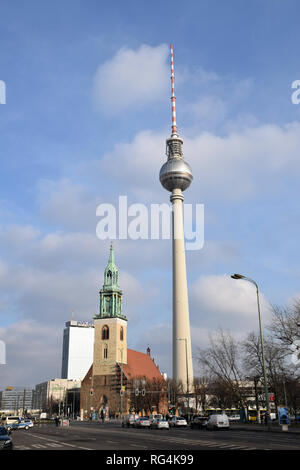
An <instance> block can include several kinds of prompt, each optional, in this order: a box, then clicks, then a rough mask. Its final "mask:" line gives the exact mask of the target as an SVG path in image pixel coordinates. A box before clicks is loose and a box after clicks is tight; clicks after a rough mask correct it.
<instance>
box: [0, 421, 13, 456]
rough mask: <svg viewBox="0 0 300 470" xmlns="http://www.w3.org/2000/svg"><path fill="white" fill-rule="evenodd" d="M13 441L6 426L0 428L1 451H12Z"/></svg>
mask: <svg viewBox="0 0 300 470" xmlns="http://www.w3.org/2000/svg"><path fill="white" fill-rule="evenodd" d="M12 448H13V441H12V438H11V437H10V435H9V434H8V431H7V429H6V428H5V426H0V450H12Z"/></svg>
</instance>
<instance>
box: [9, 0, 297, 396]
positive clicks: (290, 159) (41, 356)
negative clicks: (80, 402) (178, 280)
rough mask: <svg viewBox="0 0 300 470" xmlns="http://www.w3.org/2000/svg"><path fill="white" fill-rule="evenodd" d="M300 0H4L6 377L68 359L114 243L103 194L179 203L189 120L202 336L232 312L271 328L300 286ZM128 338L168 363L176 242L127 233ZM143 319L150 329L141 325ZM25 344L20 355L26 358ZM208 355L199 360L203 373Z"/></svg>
mask: <svg viewBox="0 0 300 470" xmlns="http://www.w3.org/2000/svg"><path fill="white" fill-rule="evenodd" d="M299 9H300V7H299V3H298V2H297V1H289V0H286V1H276V0H272V1H271V0H270V1H251V2H246V1H244V0H242V1H240V0H239V1H238V0H236V1H227V2H222V1H221V0H218V1H217V0H215V1H208V0H205V1H204V0H202V1H188V2H186V3H185V4H184V6H183V4H182V2H179V1H176V0H175V1H172V2H171V1H165V2H156V1H153V2H150V3H149V2H142V1H129V2H121V1H115V2H110V4H108V3H106V2H99V1H92V0H89V1H88V2H87V1H84V2H83V1H76V0H72V1H67V0H64V1H62V2H58V1H52V2H47V1H44V2H38V1H30V0H28V1H27V2H21V1H15V2H13V3H12V2H9V1H3V2H2V3H1V12H0V13H1V14H0V25H1V27H0V43H1V48H0V59H1V62H0V63H1V66H0V80H4V81H5V83H6V87H7V97H6V105H0V135H1V138H0V175H1V186H0V293H1V295H0V339H4V340H5V341H6V343H7V351H8V352H7V360H8V364H7V366H0V367H1V371H0V372H1V375H0V388H1V387H3V386H5V385H21V386H23V385H26V386H33V385H35V384H36V383H38V382H41V381H42V380H46V379H48V378H51V377H54V376H58V375H59V373H60V365H58V364H60V358H61V342H62V329H63V326H64V323H65V321H67V320H69V319H70V317H71V312H72V310H74V312H75V316H76V317H77V318H78V319H79V320H90V319H91V316H92V315H93V314H94V313H95V312H96V311H97V309H98V291H99V289H100V288H101V285H102V282H103V271H104V268H105V264H106V262H107V258H108V252H109V241H105V242H103V241H102V242H101V241H100V240H98V239H97V238H96V234H95V229H96V224H97V218H96V215H95V214H96V207H97V205H98V204H99V203H101V202H109V203H116V201H117V199H118V196H119V195H122V194H126V195H127V196H128V201H129V203H133V202H141V203H145V204H147V205H149V204H151V202H161V203H162V202H168V198H169V196H168V194H167V193H166V192H165V191H164V190H163V189H162V188H161V186H160V184H159V181H158V173H159V169H160V167H161V165H162V164H163V162H164V160H165V155H164V152H165V139H166V138H167V137H168V136H169V135H170V131H171V111H170V99H169V98H170V80H169V75H170V71H169V67H170V65H169V49H168V48H169V44H170V43H171V42H172V43H173V44H174V54H175V56H174V60H175V77H176V78H175V80H176V96H177V101H176V103H177V119H178V127H179V133H180V135H181V136H182V137H183V139H184V154H185V158H186V160H187V161H188V162H189V163H190V164H191V166H192V168H193V171H194V181H193V184H192V186H191V188H190V189H189V190H188V191H187V192H186V193H185V201H186V202H189V203H194V204H195V203H203V204H204V205H205V245H204V248H203V250H201V251H199V252H188V253H187V267H188V281H189V291H190V316H191V325H192V339H193V351H194V355H195V356H196V351H197V347H198V346H201V345H204V344H205V342H206V340H207V337H208V334H209V332H212V331H214V330H215V329H216V328H218V327H219V326H221V327H223V328H226V329H230V330H231V331H232V332H233V333H234V334H235V335H237V337H239V338H240V337H243V335H245V334H246V333H247V331H250V330H251V329H255V328H256V327H257V318H256V306H255V298H254V299H253V291H252V290H251V286H248V285H247V284H246V283H241V282H234V281H232V280H231V279H230V277H229V275H230V274H231V273H232V272H242V273H243V274H247V275H249V276H250V277H253V278H254V279H256V280H257V282H258V283H259V285H260V287H261V290H262V303H263V307H264V317H265V319H266V321H267V320H268V319H269V317H270V314H269V309H268V305H269V304H280V305H283V304H285V303H288V302H290V301H291V299H293V298H295V297H297V296H298V295H299V292H300V288H299V255H298V251H299V250H298V240H299V215H300V214H299V212H300V209H299V204H298V193H299V190H298V187H299V185H298V180H299V172H300V165H299V157H298V155H299V145H300V132H299V131H300V123H299V119H300V105H298V106H297V105H294V104H292V102H291V94H292V90H291V84H292V82H293V81H294V80H296V79H300V65H299V60H298V54H297V44H298V42H299V24H298V17H299ZM115 250H116V261H117V264H118V266H119V269H120V283H121V287H122V289H123V292H124V311H125V313H127V314H128V317H129V346H130V347H132V348H137V349H139V350H146V348H147V346H148V345H150V346H151V348H152V353H153V355H154V356H155V359H156V361H157V362H158V363H159V364H160V365H161V368H162V369H163V370H164V371H167V372H168V373H170V372H171V369H170V364H171V362H170V361H171V359H170V357H171V354H170V351H171V335H170V332H171V277H170V276H171V244H170V242H169V241H161V240H160V241H150V240H149V241H139V240H138V241H132V240H125V241H118V240H117V241H116V242H115ZM145 324H146V325H147V327H146V328H145ZM21 358H23V359H21ZM196 370H197V368H196V361H195V371H196Z"/></svg>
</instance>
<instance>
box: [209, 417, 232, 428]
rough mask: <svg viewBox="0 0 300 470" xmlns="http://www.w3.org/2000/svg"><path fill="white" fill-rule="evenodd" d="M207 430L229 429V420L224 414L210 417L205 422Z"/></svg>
mask: <svg viewBox="0 0 300 470" xmlns="http://www.w3.org/2000/svg"><path fill="white" fill-rule="evenodd" d="M207 429H210V430H212V429H229V419H228V416H227V415H225V414H222V415H211V416H210V417H209V418H208V421H207Z"/></svg>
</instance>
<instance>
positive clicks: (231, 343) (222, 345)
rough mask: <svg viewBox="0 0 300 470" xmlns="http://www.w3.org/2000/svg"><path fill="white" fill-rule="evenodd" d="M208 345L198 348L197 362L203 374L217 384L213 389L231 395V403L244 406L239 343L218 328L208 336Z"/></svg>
mask: <svg viewBox="0 0 300 470" xmlns="http://www.w3.org/2000/svg"><path fill="white" fill-rule="evenodd" d="M209 342H210V345H209V346H208V347H207V348H206V349H202V350H201V349H199V350H198V362H199V365H200V368H202V370H203V373H204V375H206V376H208V377H209V378H210V380H211V382H212V383H215V384H218V387H215V390H217V389H219V390H220V389H222V393H224V392H226V395H228V394H229V395H230V396H231V400H228V399H227V400H226V401H227V402H228V401H231V402H232V404H235V405H236V404H239V405H242V406H244V405H245V399H244V393H243V386H242V383H243V379H244V374H243V372H242V361H241V352H242V350H241V347H240V343H239V342H238V341H237V340H236V339H234V338H233V336H232V335H231V334H230V333H224V331H223V330H222V329H219V330H218V331H217V332H216V333H215V334H214V335H213V336H212V335H211V336H210V338H209Z"/></svg>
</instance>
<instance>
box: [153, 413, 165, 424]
mask: <svg viewBox="0 0 300 470" xmlns="http://www.w3.org/2000/svg"><path fill="white" fill-rule="evenodd" d="M155 419H164V417H163V415H162V414H160V413H159V414H156V415H151V416H150V421H151V422H152V421H154V420H155Z"/></svg>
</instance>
